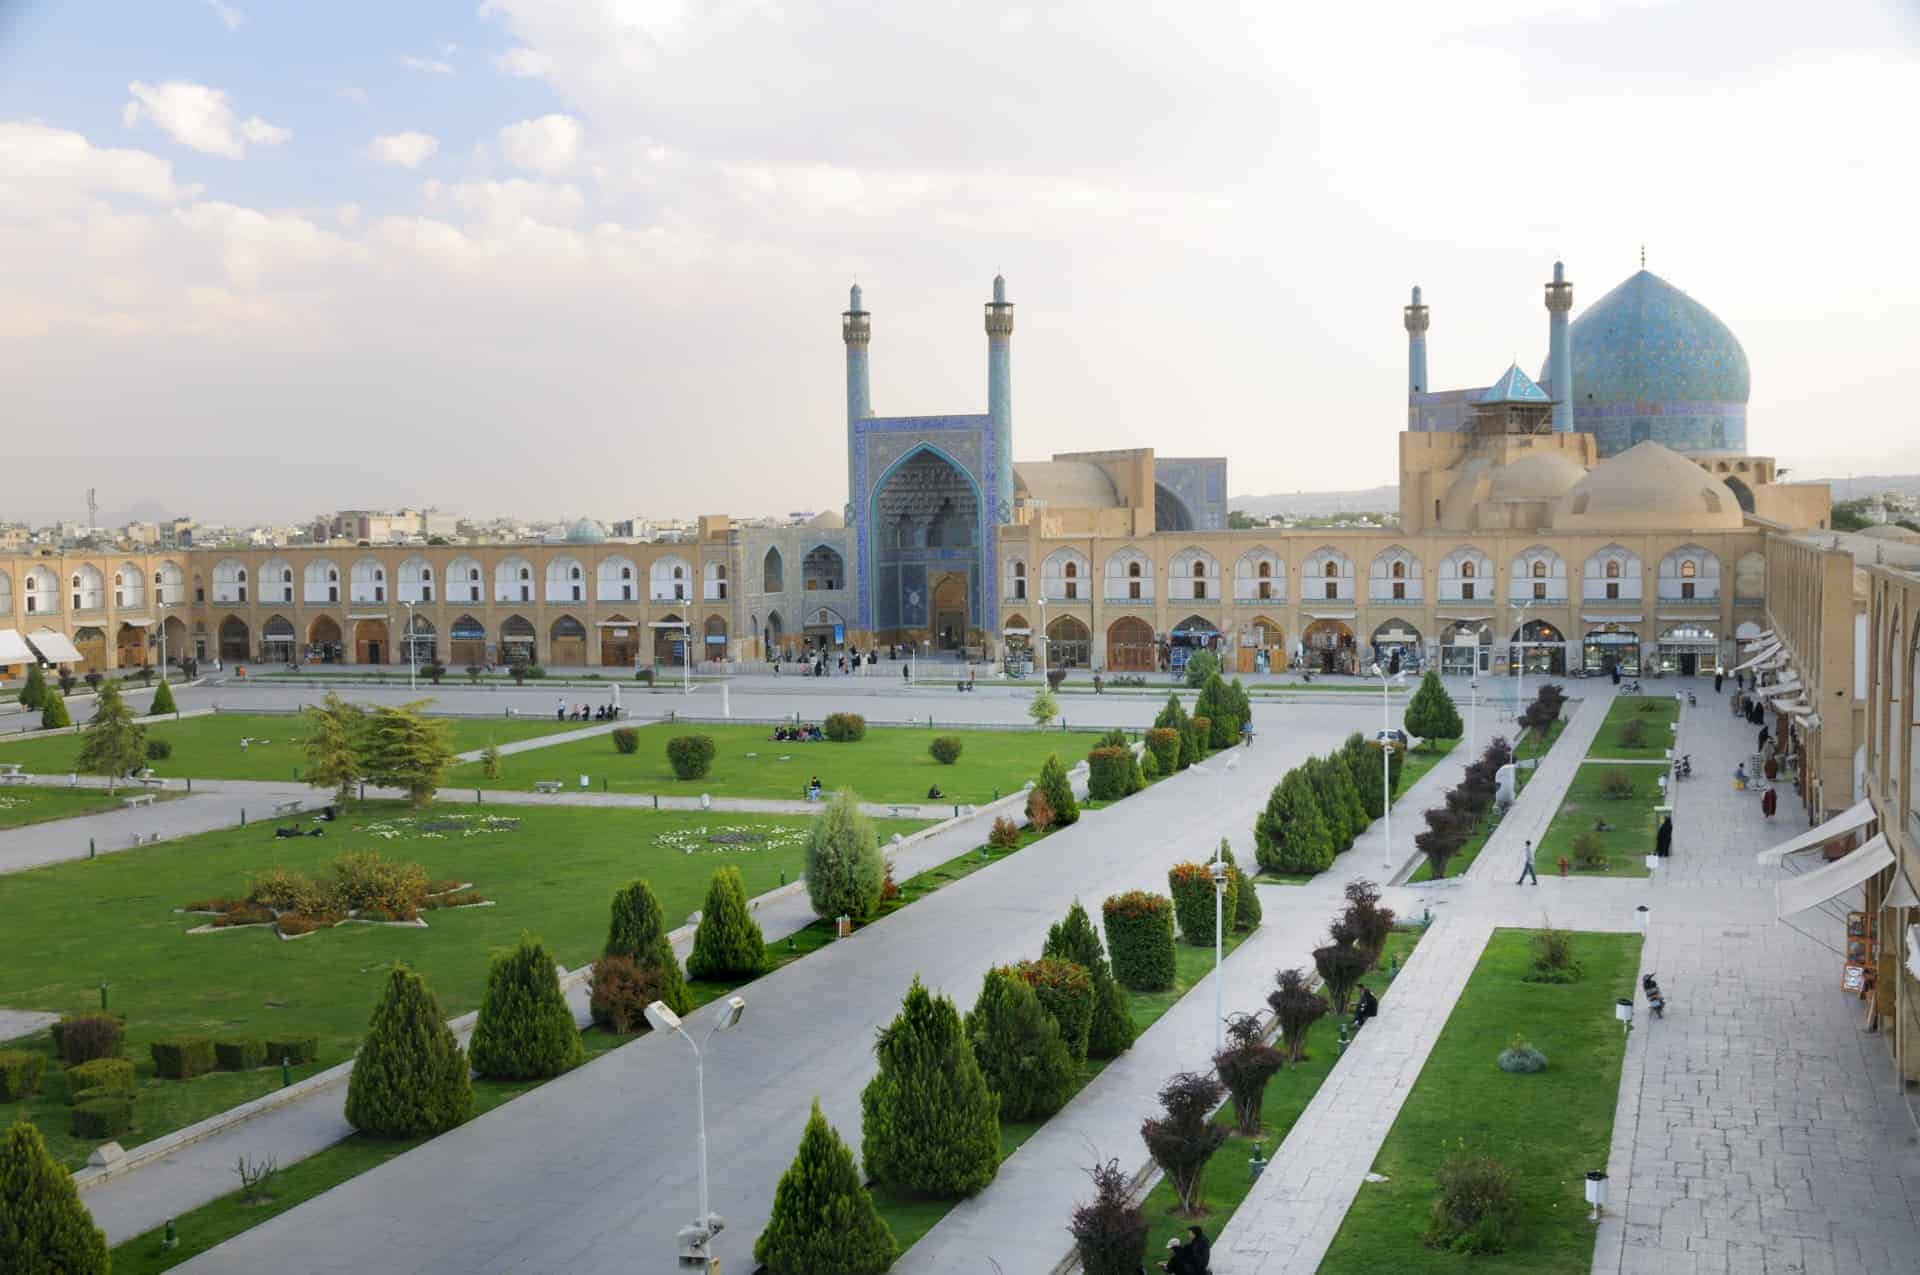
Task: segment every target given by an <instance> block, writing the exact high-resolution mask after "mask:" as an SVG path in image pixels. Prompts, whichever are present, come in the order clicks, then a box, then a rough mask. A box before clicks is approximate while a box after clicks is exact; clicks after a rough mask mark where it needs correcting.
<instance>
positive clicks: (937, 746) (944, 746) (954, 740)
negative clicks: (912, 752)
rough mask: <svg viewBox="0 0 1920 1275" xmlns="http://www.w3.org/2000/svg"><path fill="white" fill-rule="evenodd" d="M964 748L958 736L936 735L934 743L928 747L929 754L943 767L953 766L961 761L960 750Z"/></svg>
mask: <svg viewBox="0 0 1920 1275" xmlns="http://www.w3.org/2000/svg"><path fill="white" fill-rule="evenodd" d="M963 746H964V744H963V741H962V740H961V738H960V737H959V736H958V735H935V736H934V737H933V742H932V743H930V744H928V745H927V752H928V754H929V755H931V756H932V758H933V759H934V760H935V761H937V762H939V763H940V764H941V765H942V766H951V765H953V763H955V762H957V761H959V760H960V750H961V748H962V747H963Z"/></svg>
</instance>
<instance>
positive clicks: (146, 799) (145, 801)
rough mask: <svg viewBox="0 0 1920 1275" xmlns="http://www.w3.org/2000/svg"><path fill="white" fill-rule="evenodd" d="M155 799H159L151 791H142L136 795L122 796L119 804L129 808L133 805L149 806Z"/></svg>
mask: <svg viewBox="0 0 1920 1275" xmlns="http://www.w3.org/2000/svg"><path fill="white" fill-rule="evenodd" d="M157 800H159V798H157V797H155V796H154V795H153V794H152V793H150V792H143V793H141V794H140V795H138V796H136V797H122V798H121V799H120V804H121V805H123V806H125V807H126V808H127V809H129V810H131V809H133V808H134V807H135V806H151V805H152V804H153V803H154V802H155V801H157Z"/></svg>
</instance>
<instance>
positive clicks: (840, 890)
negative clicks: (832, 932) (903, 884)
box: [805, 789, 887, 921]
mask: <svg viewBox="0 0 1920 1275" xmlns="http://www.w3.org/2000/svg"><path fill="white" fill-rule="evenodd" d="M805 854H806V858H805V863H806V874H807V897H808V898H809V899H811V900H812V901H813V914H814V915H815V916H818V917H824V918H827V919H829V920H831V919H832V918H834V917H839V916H848V917H852V918H853V919H854V920H856V921H864V920H865V919H866V918H868V917H870V916H872V915H873V914H874V912H875V911H877V910H878V909H879V907H880V887H881V885H882V884H883V883H884V882H885V881H886V878H887V861H886V857H885V856H884V855H882V854H881V853H880V839H879V837H878V836H877V835H876V834H875V832H874V830H873V821H872V820H871V819H869V818H867V817H866V816H865V815H864V814H861V813H860V799H859V798H858V797H856V796H855V795H854V794H853V793H852V792H851V791H849V790H846V789H842V790H841V791H839V792H837V793H835V794H834V795H833V800H832V801H829V802H828V803H827V808H826V809H825V810H822V811H821V812H820V813H819V814H817V815H815V816H814V817H813V822H812V823H811V824H810V825H808V827H807V844H806V851H805Z"/></svg>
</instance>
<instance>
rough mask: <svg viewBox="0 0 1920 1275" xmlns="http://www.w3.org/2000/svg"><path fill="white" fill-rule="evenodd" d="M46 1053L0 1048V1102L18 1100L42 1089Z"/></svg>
mask: <svg viewBox="0 0 1920 1275" xmlns="http://www.w3.org/2000/svg"><path fill="white" fill-rule="evenodd" d="M46 1066H47V1059H46V1055H44V1054H34V1053H28V1052H27V1051H26V1050H24V1049H0V1102H17V1101H19V1100H20V1099H22V1098H25V1097H26V1096H27V1095H28V1094H32V1093H36V1092H38V1091H39V1089H40V1075H41V1073H42V1072H43V1071H45V1070H46Z"/></svg>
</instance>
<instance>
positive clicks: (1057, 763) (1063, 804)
mask: <svg viewBox="0 0 1920 1275" xmlns="http://www.w3.org/2000/svg"><path fill="white" fill-rule="evenodd" d="M1034 788H1035V789H1036V790H1038V791H1040V792H1044V793H1046V794H1047V804H1049V805H1051V806H1052V807H1053V822H1054V823H1055V824H1056V825H1057V826H1059V827H1062V828H1064V827H1066V826H1067V825H1068V824H1070V823H1075V822H1077V821H1078V820H1079V818H1080V803H1079V802H1078V801H1076V800H1074V796H1073V784H1072V782H1071V781H1070V780H1068V778H1067V767H1066V764H1065V763H1064V762H1062V761H1061V760H1060V754H1059V753H1048V754H1047V759H1046V760H1045V761H1044V762H1042V763H1040V778H1039V779H1038V780H1036V781H1035V782H1034Z"/></svg>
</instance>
